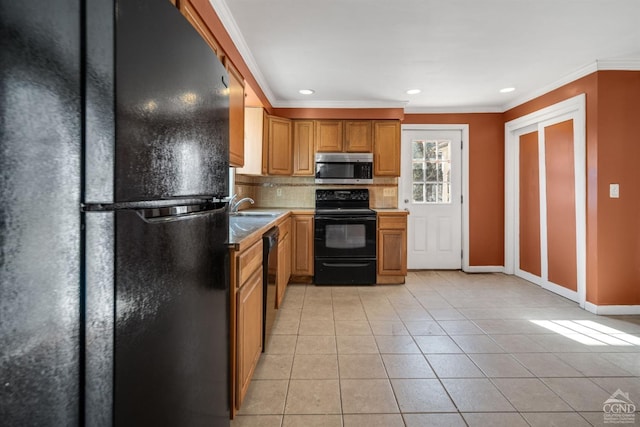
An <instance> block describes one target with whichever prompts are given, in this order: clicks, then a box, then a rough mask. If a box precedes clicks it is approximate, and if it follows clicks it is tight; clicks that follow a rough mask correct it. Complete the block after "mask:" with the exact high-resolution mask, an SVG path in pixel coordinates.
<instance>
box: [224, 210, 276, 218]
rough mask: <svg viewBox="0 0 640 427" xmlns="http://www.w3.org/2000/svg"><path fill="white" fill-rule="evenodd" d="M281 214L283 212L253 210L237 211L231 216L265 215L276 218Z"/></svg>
mask: <svg viewBox="0 0 640 427" xmlns="http://www.w3.org/2000/svg"><path fill="white" fill-rule="evenodd" d="M280 214H281V212H252V211H248V212H247V211H240V212H235V213H232V214H230V215H231V216H249V217H251V216H254V217H255V216H258V217H259V216H264V217H270V218H275V217H277V216H279V215H280Z"/></svg>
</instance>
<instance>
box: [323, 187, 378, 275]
mask: <svg viewBox="0 0 640 427" xmlns="http://www.w3.org/2000/svg"><path fill="white" fill-rule="evenodd" d="M314 222H315V224H314V225H315V231H314V252H315V264H314V268H315V276H314V282H315V284H316V285H369V284H375V282H376V213H375V211H373V210H371V209H370V208H369V190H368V189H361V188H358V189H326V190H325V189H321V190H316V210H315V221H314Z"/></svg>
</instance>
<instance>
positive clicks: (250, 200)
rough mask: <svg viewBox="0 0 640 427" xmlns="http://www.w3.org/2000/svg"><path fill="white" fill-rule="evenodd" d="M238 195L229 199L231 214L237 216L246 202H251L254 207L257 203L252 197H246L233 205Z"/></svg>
mask: <svg viewBox="0 0 640 427" xmlns="http://www.w3.org/2000/svg"><path fill="white" fill-rule="evenodd" d="M236 197H237V195H236V194H234V195H233V197H231V199H229V212H230V213H231V214H235V213H238V208H239V207H240V205H241V204H243V203H244V202H249V203H251V204H252V205H253V204H254V203H255V201H254V200H253V199H252V198H251V197H245V198H243V199H240V200H238V201H237V202H235V203H233V201H234V200H235V199H236Z"/></svg>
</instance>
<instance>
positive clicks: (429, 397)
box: [231, 271, 640, 427]
mask: <svg viewBox="0 0 640 427" xmlns="http://www.w3.org/2000/svg"><path fill="white" fill-rule="evenodd" d="M532 320H546V321H558V323H553V325H554V326H555V327H558V326H563V327H565V328H569V329H563V330H562V332H565V333H566V332H569V334H568V335H567V336H565V335H562V334H559V333H557V332H554V331H552V330H550V329H547V328H545V327H543V326H540V325H539V324H536V323H533V322H532ZM562 321H577V322H571V323H563V322H562ZM582 321H592V322H596V323H595V324H594V323H583V322H582ZM581 327H582V328H583V329H581ZM585 327H586V329H584V328H585ZM603 327H606V328H603ZM607 328H610V329H607ZM597 330H599V331H600V333H601V335H597V334H598V333H599V332H598V331H597ZM580 331H582V332H584V333H585V334H587V335H591V337H592V338H589V337H588V336H587V337H585V335H584V334H580ZM593 337H595V338H596V340H595V341H594V340H593ZM576 339H578V340H581V341H576ZM585 339H586V340H587V341H588V342H587V343H585ZM606 342H610V344H606ZM624 343H626V344H628V345H620V344H624ZM595 344H597V345H595ZM618 389H620V390H621V391H623V392H625V393H628V394H629V398H630V400H631V401H633V402H635V404H636V407H637V408H640V316H624V317H605V316H595V315H593V314H591V313H589V312H587V311H584V310H582V309H580V308H579V307H578V306H577V305H576V304H575V303H573V302H571V301H568V300H566V299H564V298H562V297H559V296H557V295H554V294H552V293H549V292H547V291H545V290H543V289H541V288H540V287H538V286H535V285H533V284H531V283H528V282H526V281H524V280H521V279H518V278H516V277H513V276H507V275H502V274H473V275H467V274H464V273H462V272H459V271H447V272H433V271H425V272H410V273H409V275H408V276H407V282H406V284H405V285H388V286H333V287H331V286H323V287H320V286H313V285H295V284H293V285H289V287H288V288H287V294H286V297H285V301H284V305H283V307H282V308H281V309H280V310H279V312H278V317H277V319H276V323H275V326H274V332H273V336H272V339H271V341H270V343H269V345H268V348H267V351H266V353H264V354H263V355H262V357H261V360H260V362H259V364H258V367H257V369H256V372H255V375H254V378H253V381H252V383H251V385H250V387H249V390H248V393H247V396H246V398H245V402H244V403H243V406H242V408H241V410H240V411H239V414H238V415H237V416H236V419H235V420H233V421H232V423H231V425H232V426H233V427H247V426H264V427H271V426H274V427H275V426H278V427H280V426H284V427H296V426H303V427H314V426H322V427H325V426H326V427H333V426H336V427H340V426H344V427H355V426H367V427H369V426H373V427H375V426H384V427H394V426H408V427H414V426H466V425H468V426H527V425H531V426H562V427H571V426H589V425H611V424H608V423H605V419H604V414H603V404H604V402H605V400H607V399H608V398H609V397H610V396H611V395H612V394H613V393H614V392H616V390H618ZM635 424H636V425H640V413H637V412H636V414H635ZM618 425H620V424H618Z"/></svg>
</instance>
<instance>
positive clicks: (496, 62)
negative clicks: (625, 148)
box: [210, 0, 640, 112]
mask: <svg viewBox="0 0 640 427" xmlns="http://www.w3.org/2000/svg"><path fill="white" fill-rule="evenodd" d="M210 1H211V3H212V5H213V7H214V9H215V10H216V12H217V14H218V15H219V16H220V18H221V20H222V21H223V23H224V25H225V27H226V29H227V31H228V32H229V34H230V35H231V37H232V39H233V41H234V43H235V44H236V46H237V47H238V49H239V51H240V53H241V54H242V56H243V58H244V59H245V62H246V63H247V65H248V66H249V69H250V70H251V72H252V73H253V75H254V77H255V78H256V80H257V81H258V83H259V84H260V87H261V89H262V90H263V92H264V93H265V95H266V96H267V98H268V99H269V102H271V104H272V105H273V106H274V107H307V108H311V107H334V108H338V107H346V108H349V107H352V108H355V107H405V111H407V112H421V111H424V112H430V111H433V112H438V111H439V112H451V111H468V112H473V111H477V112H481V111H504V110H506V109H507V108H510V107H512V106H515V105H518V104H519V103H521V102H524V101H526V100H528V99H531V98H532V97H533V96H536V95H540V94H542V93H544V92H546V91H548V90H550V89H553V88H555V87H557V86H559V85H560V84H562V83H566V82H569V81H571V80H574V79H575V78H577V77H580V76H582V75H586V74H588V73H590V72H592V71H595V70H596V69H607V68H609V69H611V68H615V69H638V70H640V20H639V17H640V1H639V0H483V1H479V0H446V1H445V0H268V1H265V0H210ZM505 87H515V88H516V90H515V91H513V92H511V93H507V94H503V93H500V92H499V90H500V89H502V88H505ZM300 89H313V90H314V91H315V93H314V94H313V95H306V96H305V95H301V94H299V93H298V90H300ZM408 89H421V91H422V92H421V93H419V94H417V95H408V94H407V93H406V91H407V90H408Z"/></svg>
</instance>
